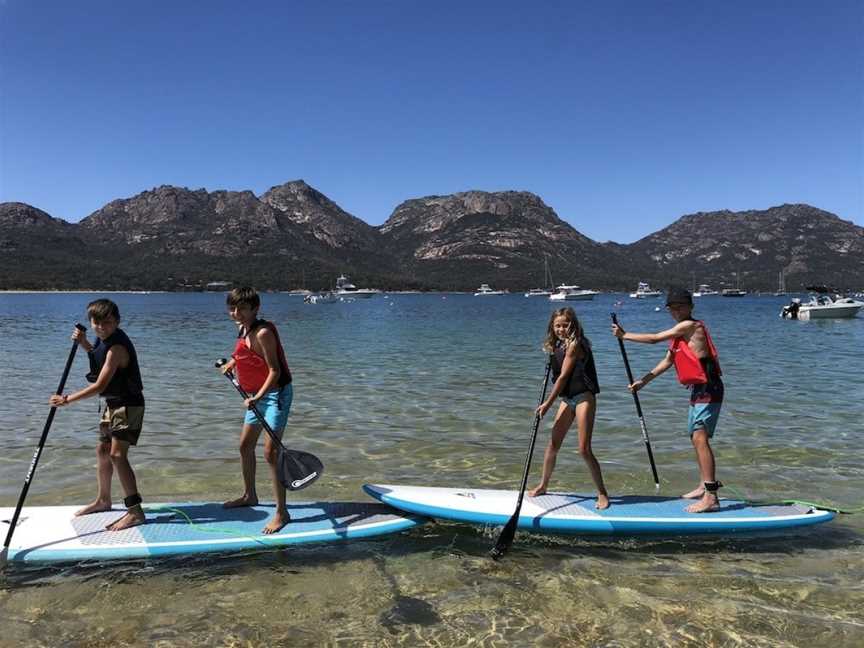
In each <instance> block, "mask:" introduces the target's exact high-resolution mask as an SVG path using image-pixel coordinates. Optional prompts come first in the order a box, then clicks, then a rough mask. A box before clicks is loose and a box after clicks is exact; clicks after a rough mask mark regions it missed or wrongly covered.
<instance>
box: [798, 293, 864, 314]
mask: <svg viewBox="0 0 864 648" xmlns="http://www.w3.org/2000/svg"><path fill="white" fill-rule="evenodd" d="M862 308H864V302H860V301H856V300H854V299H852V298H851V297H841V296H840V295H834V296H833V297H832V296H831V295H829V294H827V293H826V294H822V295H818V296H817V295H813V296H811V297H810V301H809V302H807V303H806V304H801V307H800V308H799V309H798V319H800V320H811V319H831V318H839V317H855V316H856V315H857V314H858V311H860V310H861V309H862Z"/></svg>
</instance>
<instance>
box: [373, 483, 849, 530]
mask: <svg viewBox="0 0 864 648" xmlns="http://www.w3.org/2000/svg"><path fill="white" fill-rule="evenodd" d="M363 489H364V490H365V491H366V492H367V493H368V494H369V495H371V496H372V497H374V498H375V499H377V500H379V501H381V502H384V503H386V504H389V505H390V506H393V507H395V508H398V509H401V510H403V511H407V512H410V513H416V514H418V515H425V516H429V517H434V518H442V519H447V520H454V521H457V522H472V523H475V524H489V525H504V524H506V523H507V521H508V520H509V519H510V516H512V515H513V512H514V511H515V509H516V500H517V497H518V492H517V491H506V490H486V489H479V488H436V487H427V486H397V485H388V484H366V485H365V486H364V487H363ZM609 501H610V503H611V506H610V507H609V508H608V509H605V510H603V511H598V510H597V509H596V508H595V504H596V498H595V497H594V496H592V495H579V494H573V493H548V494H546V495H541V496H538V497H529V496H528V495H527V494H526V495H525V499H524V500H523V503H522V509H521V510H520V514H519V525H518V528H519V529H523V530H526V531H534V532H537V533H560V534H600V535H628V536H631V535H692V534H717V535H737V534H740V533H757V532H770V531H775V530H784V529H789V528H792V527H800V526H809V525H813V524H819V523H822V522H828V521H829V520H832V519H833V518H834V513H832V512H830V511H823V510H821V509H816V508H812V507H810V506H806V505H800V504H790V505H784V504H776V505H769V506H754V505H750V504H748V503H746V502H742V501H739V500H734V499H721V500H720V510H719V511H714V512H710V513H687V512H686V511H685V510H684V509H685V508H686V507H687V506H689V505H690V504H692V503H693V502H694V500H688V499H681V498H678V497H657V496H635V495H625V496H617V497H616V496H610V497H609Z"/></svg>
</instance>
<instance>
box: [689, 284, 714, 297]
mask: <svg viewBox="0 0 864 648" xmlns="http://www.w3.org/2000/svg"><path fill="white" fill-rule="evenodd" d="M719 294H720V293H719V292H717V291H716V290H714V289H713V288H711V286H709V285H708V284H699V288H698V289H696V290H694V291H693V296H694V297H709V296H711V295H719Z"/></svg>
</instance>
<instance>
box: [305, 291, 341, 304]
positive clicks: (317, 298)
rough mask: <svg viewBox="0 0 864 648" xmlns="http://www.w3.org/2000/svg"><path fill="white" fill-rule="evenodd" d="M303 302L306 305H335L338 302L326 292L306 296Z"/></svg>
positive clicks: (335, 297) (332, 294)
mask: <svg viewBox="0 0 864 648" xmlns="http://www.w3.org/2000/svg"><path fill="white" fill-rule="evenodd" d="M303 301H304V302H305V303H307V304H335V303H336V302H338V301H339V298H338V297H337V296H336V295H335V294H334V293H332V292H330V291H329V290H328V291H327V292H322V293H317V294H314V295H306V296H305V297H304V298H303Z"/></svg>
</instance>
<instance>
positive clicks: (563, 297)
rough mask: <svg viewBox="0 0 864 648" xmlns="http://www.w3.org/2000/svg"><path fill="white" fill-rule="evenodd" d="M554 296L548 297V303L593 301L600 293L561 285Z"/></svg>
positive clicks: (574, 286)
mask: <svg viewBox="0 0 864 648" xmlns="http://www.w3.org/2000/svg"><path fill="white" fill-rule="evenodd" d="M556 291H557V292H555V293H554V294H552V295H549V299H550V301H584V300H588V299H594V295H599V294H600V293H599V292H597V291H596V290H585V289H583V288H580V287H579V286H576V285H567V284H561V285H560V286H558V287H557V288H556Z"/></svg>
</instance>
